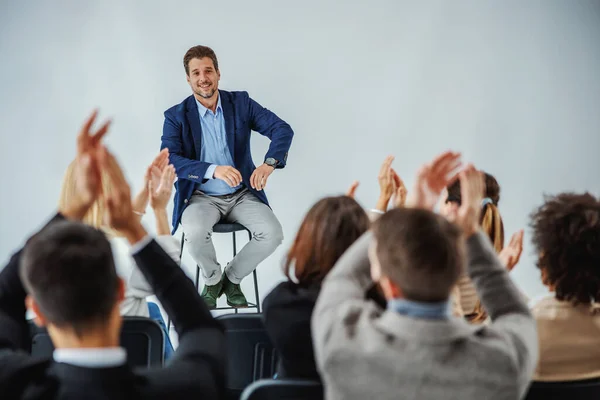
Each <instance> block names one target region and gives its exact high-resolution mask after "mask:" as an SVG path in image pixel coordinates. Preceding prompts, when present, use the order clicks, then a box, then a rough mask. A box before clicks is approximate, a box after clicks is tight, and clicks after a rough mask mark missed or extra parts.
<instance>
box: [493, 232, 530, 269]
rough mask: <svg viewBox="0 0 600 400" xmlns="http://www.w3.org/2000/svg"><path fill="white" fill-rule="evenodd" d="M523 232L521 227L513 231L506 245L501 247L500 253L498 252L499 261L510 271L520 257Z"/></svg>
mask: <svg viewBox="0 0 600 400" xmlns="http://www.w3.org/2000/svg"><path fill="white" fill-rule="evenodd" d="M523 234H524V232H523V230H522V229H521V230H520V231H517V232H516V233H514V234H513V235H512V236H511V238H510V242H509V243H508V245H507V246H506V247H504V248H503V249H502V251H501V252H500V254H498V257H499V258H500V261H502V264H503V265H504V266H505V267H506V269H508V270H509V271H512V269H513V268H514V267H515V265H517V263H518V262H519V260H520V259H521V253H522V252H523Z"/></svg>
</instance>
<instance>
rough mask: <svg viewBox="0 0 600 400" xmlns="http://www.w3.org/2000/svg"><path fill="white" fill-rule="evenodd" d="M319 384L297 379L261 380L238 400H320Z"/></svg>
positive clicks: (321, 397) (320, 389)
mask: <svg viewBox="0 0 600 400" xmlns="http://www.w3.org/2000/svg"><path fill="white" fill-rule="evenodd" d="M322 399H323V386H322V385H321V383H319V382H313V381H307V380H299V379H263V380H260V381H256V382H254V383H252V384H251V385H250V386H248V387H247V388H246V389H245V390H244V392H243V393H242V397H241V398H240V400H322Z"/></svg>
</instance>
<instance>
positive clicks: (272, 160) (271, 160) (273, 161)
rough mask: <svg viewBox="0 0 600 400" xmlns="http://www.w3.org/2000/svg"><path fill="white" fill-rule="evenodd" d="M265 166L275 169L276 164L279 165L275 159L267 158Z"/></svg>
mask: <svg viewBox="0 0 600 400" xmlns="http://www.w3.org/2000/svg"><path fill="white" fill-rule="evenodd" d="M265 164H267V165H270V166H272V167H274V166H275V164H277V161H275V159H274V158H267V159H266V160H265Z"/></svg>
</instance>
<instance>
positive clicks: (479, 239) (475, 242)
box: [467, 232, 530, 320]
mask: <svg viewBox="0 0 600 400" xmlns="http://www.w3.org/2000/svg"><path fill="white" fill-rule="evenodd" d="M467 247H468V272H469V276H470V278H471V280H472V281H473V284H474V285H475V288H476V290H477V295H478V296H479V298H480V300H481V302H482V304H483V306H484V308H485V309H486V311H487V312H488V314H489V315H490V317H491V318H492V320H494V319H496V318H498V317H500V316H502V315H504V314H510V313H520V314H525V315H530V313H529V310H528V308H527V304H526V303H525V301H524V300H523V298H522V296H521V293H520V292H519V290H518V289H517V287H516V285H515V284H514V283H513V281H512V280H511V278H510V276H509V275H508V271H507V270H506V268H505V267H504V266H503V265H502V263H501V262H500V259H499V258H498V257H497V255H496V252H495V251H494V249H493V247H492V245H491V244H490V241H489V239H488V238H487V236H485V235H484V234H483V233H482V232H478V233H475V234H474V235H471V237H469V239H468V240H467Z"/></svg>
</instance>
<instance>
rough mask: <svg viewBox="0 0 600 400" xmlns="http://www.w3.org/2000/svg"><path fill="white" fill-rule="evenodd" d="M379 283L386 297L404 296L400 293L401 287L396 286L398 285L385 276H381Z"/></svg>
mask: <svg viewBox="0 0 600 400" xmlns="http://www.w3.org/2000/svg"><path fill="white" fill-rule="evenodd" d="M379 285H381V289H382V290H383V294H384V295H385V298H386V299H388V300H391V299H402V298H404V295H403V294H402V289H400V287H398V285H396V284H395V283H394V282H392V281H391V280H390V278H388V277H387V276H385V275H382V276H381V279H380V280H379Z"/></svg>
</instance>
